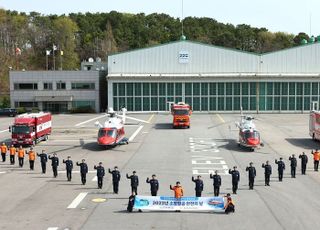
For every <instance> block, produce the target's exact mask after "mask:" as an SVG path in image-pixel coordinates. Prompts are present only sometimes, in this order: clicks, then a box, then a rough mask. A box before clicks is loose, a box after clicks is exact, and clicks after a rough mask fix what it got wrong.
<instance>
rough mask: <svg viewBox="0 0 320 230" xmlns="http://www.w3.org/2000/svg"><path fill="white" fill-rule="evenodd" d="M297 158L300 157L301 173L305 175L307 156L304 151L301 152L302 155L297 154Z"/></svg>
mask: <svg viewBox="0 0 320 230" xmlns="http://www.w3.org/2000/svg"><path fill="white" fill-rule="evenodd" d="M299 158H300V159H301V174H302V175H306V169H307V164H308V156H307V155H306V153H305V152H302V155H301V154H300V155H299Z"/></svg>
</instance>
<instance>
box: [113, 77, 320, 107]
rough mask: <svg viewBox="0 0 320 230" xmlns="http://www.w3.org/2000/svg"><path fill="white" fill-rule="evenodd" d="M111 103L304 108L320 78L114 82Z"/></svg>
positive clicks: (315, 94)
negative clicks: (308, 80) (306, 79)
mask: <svg viewBox="0 0 320 230" xmlns="http://www.w3.org/2000/svg"><path fill="white" fill-rule="evenodd" d="M112 87H113V107H114V108H115V109H116V110H119V109H121V108H122V107H126V108H127V109H128V111H167V110H168V107H167V102H173V101H174V102H180V101H185V102H186V103H188V104H190V105H191V106H192V109H193V111H207V112H210V111H215V112H220V111H221V112H224V111H231V112H232V111H235V112H237V111H240V107H241V106H242V108H243V110H244V111H266V112H281V111H293V112H303V111H309V110H310V102H311V101H319V82H265V81H264V82H166V83H165V82H143V83H134V82H128V83H127V82H126V83H120V82H119V83H113V86H112Z"/></svg>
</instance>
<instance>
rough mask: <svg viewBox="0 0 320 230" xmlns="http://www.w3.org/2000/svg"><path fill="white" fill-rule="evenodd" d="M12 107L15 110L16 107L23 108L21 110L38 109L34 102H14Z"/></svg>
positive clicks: (36, 103)
mask: <svg viewBox="0 0 320 230" xmlns="http://www.w3.org/2000/svg"><path fill="white" fill-rule="evenodd" d="M14 106H15V107H16V108H18V107H23V108H37V107H38V102H34V101H15V102H14Z"/></svg>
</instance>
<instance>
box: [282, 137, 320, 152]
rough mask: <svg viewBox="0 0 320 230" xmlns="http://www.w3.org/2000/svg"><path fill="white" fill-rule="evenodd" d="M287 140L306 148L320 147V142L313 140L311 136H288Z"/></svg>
mask: <svg viewBox="0 0 320 230" xmlns="http://www.w3.org/2000/svg"><path fill="white" fill-rule="evenodd" d="M285 140H286V141H288V142H289V143H290V144H292V145H294V146H297V147H300V148H305V149H306V150H312V149H318V148H319V142H318V141H314V140H312V139H311V137H310V138H286V139H285Z"/></svg>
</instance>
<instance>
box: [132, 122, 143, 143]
mask: <svg viewBox="0 0 320 230" xmlns="http://www.w3.org/2000/svg"><path fill="white" fill-rule="evenodd" d="M142 128H143V125H140V126H139V128H138V129H137V130H136V131H135V132H134V133H133V134H132V135H131V137H130V138H129V141H133V139H134V138H135V137H136V136H137V135H138V133H139V132H140V131H141V129H142Z"/></svg>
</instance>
